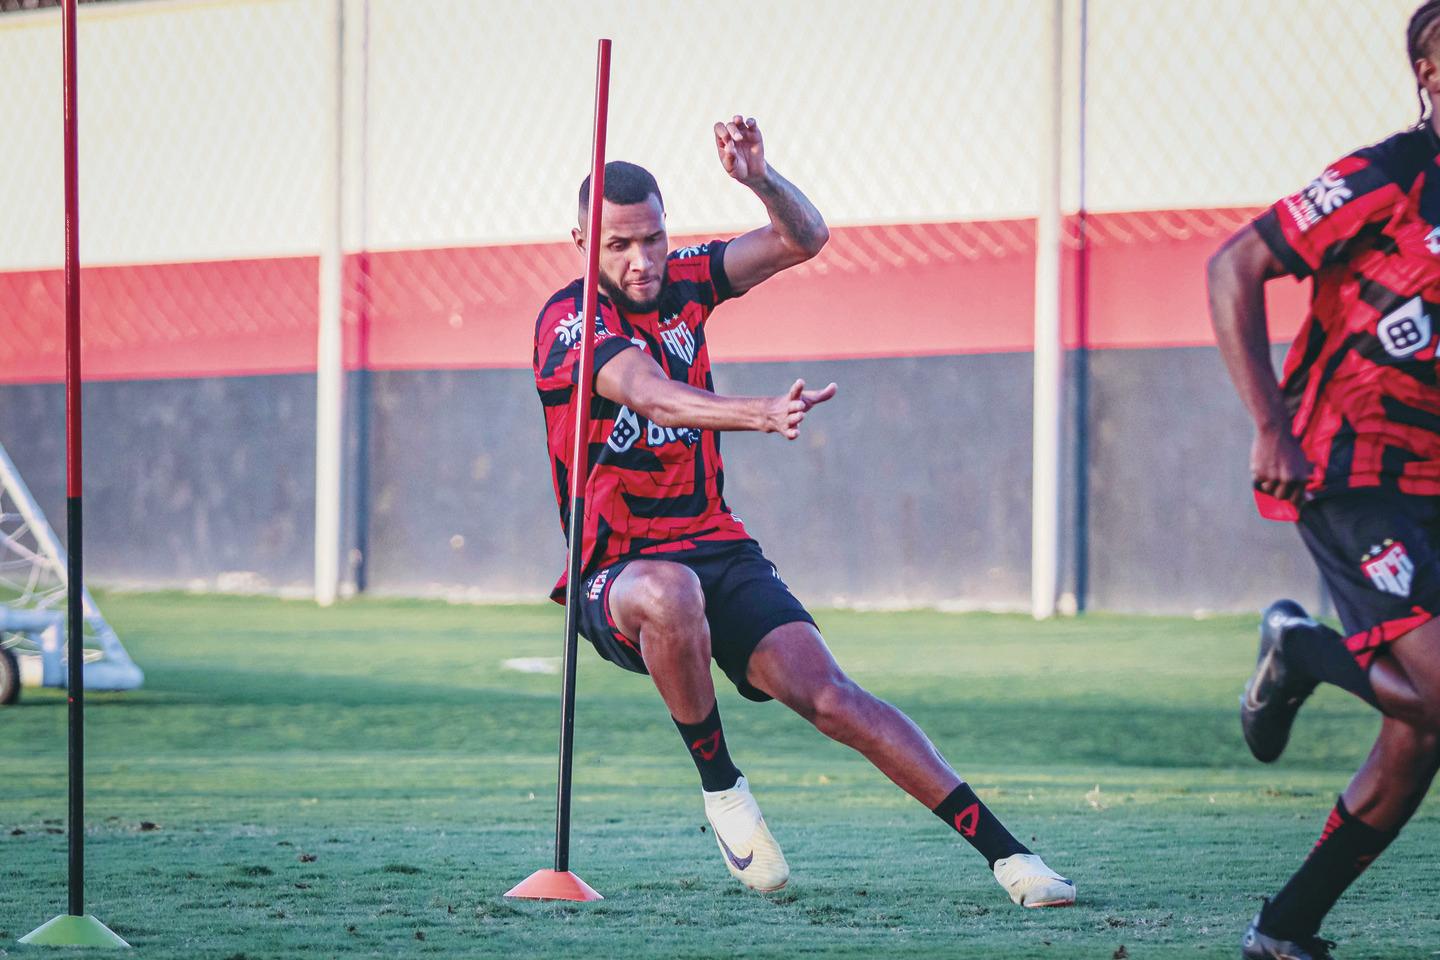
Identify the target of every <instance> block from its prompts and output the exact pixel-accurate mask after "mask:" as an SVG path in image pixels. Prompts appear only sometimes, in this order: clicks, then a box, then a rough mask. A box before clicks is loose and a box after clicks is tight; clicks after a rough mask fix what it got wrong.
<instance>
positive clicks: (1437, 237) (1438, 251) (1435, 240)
mask: <svg viewBox="0 0 1440 960" xmlns="http://www.w3.org/2000/svg"><path fill="white" fill-rule="evenodd" d="M1425 249H1427V250H1429V251H1430V252H1431V253H1433V254H1435V255H1436V256H1437V257H1440V227H1436V228H1435V229H1434V230H1431V231H1430V232H1429V233H1427V234H1425Z"/></svg>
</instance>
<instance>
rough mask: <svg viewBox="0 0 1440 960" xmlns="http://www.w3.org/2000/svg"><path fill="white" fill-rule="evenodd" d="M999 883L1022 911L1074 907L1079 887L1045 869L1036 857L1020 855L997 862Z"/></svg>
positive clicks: (1026, 854) (1047, 868)
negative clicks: (1076, 890) (1022, 908)
mask: <svg viewBox="0 0 1440 960" xmlns="http://www.w3.org/2000/svg"><path fill="white" fill-rule="evenodd" d="M995 881H996V882H997V883H999V884H1000V886H1002V887H1004V888H1005V892H1006V893H1008V894H1010V900H1011V902H1012V903H1016V904H1019V905H1020V906H1022V907H1070V906H1074V904H1075V884H1074V883H1072V882H1070V881H1069V880H1066V879H1065V878H1064V877H1062V876H1060V874H1058V873H1056V872H1055V871H1054V870H1051V869H1050V868H1049V867H1047V866H1045V861H1044V860H1041V859H1040V857H1039V856H1038V855H1036V854H1033V853H1017V854H1015V855H1014V856H1013V857H1006V858H1005V859H1004V860H996V861H995Z"/></svg>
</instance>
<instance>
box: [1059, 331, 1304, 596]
mask: <svg viewBox="0 0 1440 960" xmlns="http://www.w3.org/2000/svg"><path fill="white" fill-rule="evenodd" d="M1282 356H1283V350H1280V349H1277V350H1276V352H1275V361H1276V363H1277V365H1278V363H1279V360H1280V358H1281V357H1282ZM1089 363H1090V377H1089V384H1090V404H1089V417H1088V423H1089V431H1088V446H1089V462H1088V468H1087V471H1086V477H1087V480H1088V485H1089V511H1088V521H1089V542H1088V550H1086V556H1087V560H1088V584H1089V593H1088V598H1087V601H1088V606H1089V607H1091V608H1094V609H1104V610H1133V611H1154V612H1179V613H1189V612H1192V611H1197V610H1247V609H1253V610H1258V609H1260V608H1262V607H1263V606H1265V605H1266V604H1267V603H1269V602H1270V601H1271V600H1273V599H1275V597H1276V596H1278V595H1288V596H1291V597H1294V598H1295V599H1297V600H1300V601H1301V602H1302V603H1306V604H1308V605H1311V606H1312V608H1313V606H1314V605H1315V604H1316V603H1317V601H1318V590H1319V576H1318V574H1317V573H1316V572H1315V567H1314V565H1313V563H1311V561H1310V558H1309V555H1308V554H1307V553H1306V552H1305V549H1304V547H1303V546H1302V545H1301V543H1300V538H1299V536H1298V535H1297V534H1296V532H1295V530H1294V528H1293V526H1292V525H1291V524H1285V523H1274V522H1271V521H1268V520H1263V519H1261V518H1260V516H1259V514H1257V513H1256V512H1255V505H1254V499H1253V496H1252V494H1251V489H1250V472H1249V464H1250V443H1251V440H1252V438H1253V437H1254V435H1255V432H1254V428H1253V426H1252V425H1251V422H1250V419H1249V417H1248V416H1247V414H1246V412H1245V409H1244V407H1242V406H1241V404H1240V401H1239V398H1238V397H1237V396H1236V395H1235V391H1234V389H1233V388H1232V387H1231V386H1230V380H1229V378H1228V377H1227V376H1226V373H1225V369H1224V365H1223V364H1222V363H1221V360H1220V353H1219V351H1218V350H1216V349H1215V348H1214V347H1188V348H1174V349H1159V350H1099V351H1093V352H1092V353H1091V354H1090V356H1089Z"/></svg>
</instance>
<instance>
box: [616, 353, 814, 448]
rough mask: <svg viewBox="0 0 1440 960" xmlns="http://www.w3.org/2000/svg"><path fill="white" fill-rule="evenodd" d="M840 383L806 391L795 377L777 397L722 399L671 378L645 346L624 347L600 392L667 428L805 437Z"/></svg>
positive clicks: (801, 382) (802, 383)
mask: <svg viewBox="0 0 1440 960" xmlns="http://www.w3.org/2000/svg"><path fill="white" fill-rule="evenodd" d="M836 389H837V388H836V386H835V384H833V383H832V384H830V385H829V386H828V387H826V388H825V389H824V390H806V389H805V381H804V380H796V381H795V382H794V383H793V384H791V386H790V389H789V391H788V392H786V393H785V394H784V395H782V396H778V397H722V396H719V395H718V394H714V393H711V392H710V391H708V390H700V389H698V388H696V387H692V386H690V385H689V384H688V383H681V382H680V381H678V380H671V379H670V378H669V377H668V376H666V374H665V371H663V370H661V369H660V366H659V365H658V364H657V363H656V362H655V361H654V360H652V359H651V358H650V355H649V354H647V353H645V352H644V351H643V350H624V351H621V352H620V353H619V354H618V355H617V356H616V357H615V358H614V359H613V360H611V361H610V362H609V363H607V364H605V366H603V367H601V368H600V370H599V372H598V373H596V374H595V392H596V393H598V394H600V395H601V396H602V397H605V398H606V399H607V400H613V401H615V402H616V403H621V404H624V405H625V406H627V407H629V408H630V409H631V410H633V411H635V412H636V413H638V414H640V416H642V417H644V418H645V419H647V420H649V421H650V422H651V423H654V424H656V425H658V426H662V427H693V428H696V429H700V430H755V431H759V432H761V433H778V434H781V435H783V436H784V437H785V438H786V439H787V440H794V439H795V438H796V437H798V436H800V424H801V422H802V421H803V420H804V419H805V414H806V413H807V412H809V410H810V408H811V407H814V406H815V405H816V404H819V403H824V402H825V401H826V400H829V399H830V398H831V397H833V396H835V392H836Z"/></svg>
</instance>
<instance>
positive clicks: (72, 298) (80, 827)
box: [20, 0, 130, 947]
mask: <svg viewBox="0 0 1440 960" xmlns="http://www.w3.org/2000/svg"><path fill="white" fill-rule="evenodd" d="M75 7H76V0H65V2H64V5H63V7H62V8H61V11H60V34H61V43H62V46H63V48H64V53H63V54H62V57H61V60H62V77H61V84H60V85H61V88H62V96H63V98H64V101H65V108H64V117H65V521H66V531H65V532H66V541H67V542H66V547H67V549H66V554H67V555H68V560H67V561H66V582H65V588H66V591H67V596H66V600H67V602H68V619H69V623H68V625H67V628H68V631H69V633H68V636H67V639H66V647H65V656H66V658H67V659H68V660H69V676H68V679H67V680H66V686H67V688H68V689H67V699H68V701H69V717H68V721H69V740H70V762H69V766H70V821H69V824H68V829H69V833H70V837H69V840H70V857H69V886H70V902H69V912H68V913H62V914H61V915H60V916H58V917H54V918H52V919H51V920H49V921H48V922H46V923H44V924H41V925H40V926H39V927H37V928H36V929H34V930H32V931H31V932H30V933H28V934H26V935H25V936H23V937H21V938H20V942H21V943H26V944H37V945H41V946H50V947H68V946H83V947H128V946H130V944H128V943H126V942H125V941H124V940H123V939H121V938H120V937H119V936H117V935H116V934H115V933H114V932H113V931H112V930H111V929H110V928H109V927H107V926H105V924H103V923H101V922H100V921H99V920H97V919H95V918H94V917H91V916H86V914H85V645H84V638H85V603H84V599H85V581H84V571H83V567H82V564H81V554H82V549H81V546H82V538H81V532H80V163H79V158H78V154H79V148H78V139H77V137H76V131H75V117H76V94H75V73H76V71H75V31H76V12H75Z"/></svg>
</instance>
